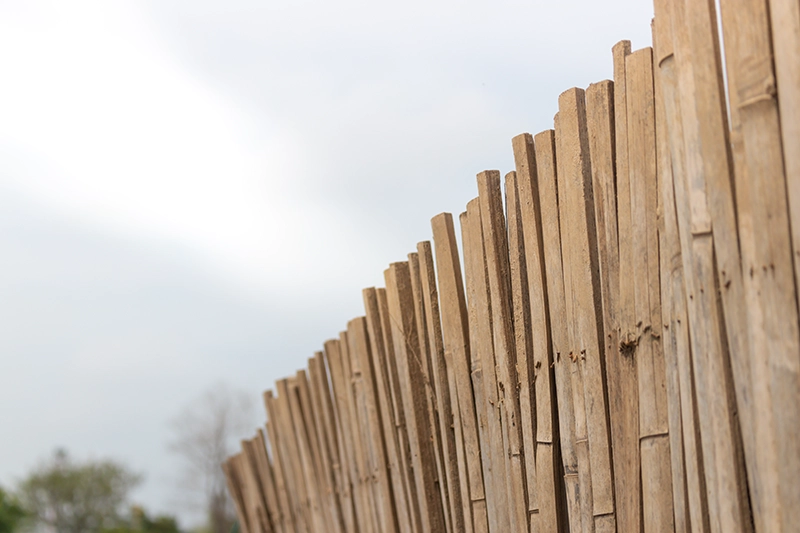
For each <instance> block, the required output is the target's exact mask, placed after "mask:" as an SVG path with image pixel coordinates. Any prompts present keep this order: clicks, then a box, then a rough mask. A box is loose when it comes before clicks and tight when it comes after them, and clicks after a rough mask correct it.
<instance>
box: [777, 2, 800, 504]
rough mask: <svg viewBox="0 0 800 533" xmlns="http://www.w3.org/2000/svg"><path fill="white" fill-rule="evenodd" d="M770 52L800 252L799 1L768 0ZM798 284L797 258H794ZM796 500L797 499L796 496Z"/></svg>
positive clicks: (799, 252) (795, 242)
mask: <svg viewBox="0 0 800 533" xmlns="http://www.w3.org/2000/svg"><path fill="white" fill-rule="evenodd" d="M769 14H770V18H771V20H770V22H771V30H772V32H771V33H772V52H773V54H774V61H775V78H776V80H777V85H778V107H779V110H780V123H781V124H780V126H781V137H782V139H781V140H782V143H783V164H784V169H785V171H786V189H787V192H788V197H789V212H790V217H791V226H792V250H793V251H794V254H795V257H798V256H800V4H798V3H797V2H795V1H794V0H769ZM794 263H795V265H794V268H795V284H796V286H800V261H798V260H797V259H795V262H794ZM795 501H797V500H795Z"/></svg>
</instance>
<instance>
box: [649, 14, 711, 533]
mask: <svg viewBox="0 0 800 533" xmlns="http://www.w3.org/2000/svg"><path fill="white" fill-rule="evenodd" d="M678 8H681V4H679V3H672V2H669V1H668V0H659V2H656V4H655V9H656V28H657V30H658V31H659V35H660V37H659V39H658V41H659V42H662V41H667V40H668V41H669V42H670V43H671V44H672V47H671V49H669V50H665V52H664V53H663V54H660V56H661V59H660V60H659V61H658V71H659V75H658V77H657V80H658V82H659V84H660V86H661V94H662V97H663V104H664V116H665V122H666V130H667V134H668V142H669V150H670V155H671V160H670V163H671V165H672V166H671V170H672V172H671V173H667V174H664V175H663V177H664V178H667V179H669V180H670V182H669V183H662V191H663V196H664V198H665V200H664V204H665V207H664V213H665V214H664V218H665V224H666V227H667V228H668V229H669V228H670V227H671V225H670V224H669V223H668V220H669V216H670V215H672V210H670V209H668V205H670V204H672V205H674V216H675V221H674V223H673V225H672V226H674V230H675V231H676V232H677V237H676V238H677V239H678V242H677V243H676V244H672V247H675V246H677V247H678V249H677V250H675V251H674V252H671V253H670V261H671V265H672V266H671V278H672V279H673V291H672V297H673V299H674V300H675V301H676V302H682V304H681V303H677V305H676V306H675V307H673V308H672V310H671V313H672V314H671V318H670V326H669V327H670V329H671V335H670V337H672V338H674V339H676V344H677V345H678V346H680V345H681V344H680V343H685V342H686V339H687V337H688V335H689V324H690V317H689V315H688V302H687V297H686V295H687V294H688V288H689V284H691V283H692V279H693V277H692V268H693V264H694V262H693V260H692V242H691V241H692V238H691V235H690V231H689V225H690V224H689V218H690V214H689V211H690V209H689V201H688V197H687V194H688V191H687V187H686V158H685V149H684V139H683V126H682V112H681V102H680V98H679V94H678V75H679V69H678V64H677V55H678V54H677V53H676V50H677V49H678V48H680V47H681V46H685V45H686V43H679V42H676V41H674V40H673V38H674V36H675V32H674V31H673V24H674V21H673V19H674V16H673V10H676V11H677V10H678ZM680 12H681V13H682V12H683V9H682V8H681V9H680ZM661 35H663V37H661ZM684 55H685V52H684ZM668 196H672V197H673V198H674V200H673V201H672V202H670V201H669V200H668V199H667V198H668ZM668 235H671V234H670V233H668ZM674 254H679V255H674ZM662 275H663V273H662ZM684 278H686V279H684ZM697 345H699V343H694V346H697ZM691 349H692V343H691V342H690V343H689V345H688V346H686V347H685V348H684V349H682V350H677V356H678V373H679V378H680V393H681V404H680V405H681V422H682V424H683V432H682V435H683V445H684V446H683V450H684V460H685V467H686V490H687V499H688V502H689V518H690V522H691V526H692V531H699V532H704V531H710V522H709V511H708V499H707V492H706V479H705V468H704V457H703V450H702V448H701V435H700V420H699V411H698V403H697V394H696V391H695V376H694V362H693V360H692V358H693V355H692V353H691Z"/></svg>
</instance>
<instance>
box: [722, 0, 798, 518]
mask: <svg viewBox="0 0 800 533" xmlns="http://www.w3.org/2000/svg"><path fill="white" fill-rule="evenodd" d="M720 8H721V11H722V21H723V30H724V36H725V60H726V63H727V72H728V80H729V84H728V88H729V93H730V103H731V113H730V114H731V125H732V126H734V127H735V129H736V130H737V132H739V133H740V140H741V144H740V145H738V146H735V147H734V150H736V148H740V154H735V155H739V157H736V158H735V160H736V162H737V163H738V165H737V167H736V200H737V210H738V214H739V217H740V218H741V219H743V220H744V221H746V222H747V223H748V224H747V226H746V227H745V228H741V224H740V228H741V229H740V238H741V239H742V241H745V244H743V245H742V266H743V268H744V270H745V272H748V274H749V275H746V276H745V285H746V286H747V287H748V289H747V291H746V293H747V307H746V310H747V312H748V313H749V315H750V317H749V318H750V320H749V326H750V329H749V333H750V347H751V351H752V353H751V354H750V356H749V357H748V356H747V355H743V356H741V357H739V358H734V357H733V354H732V361H733V371H734V379H735V380H736V382H737V389H738V388H742V386H741V385H740V384H739V383H738V382H739V381H740V380H742V379H745V378H751V379H752V380H753V382H752V385H751V384H750V383H747V384H746V385H747V386H748V387H752V390H751V391H750V390H748V391H746V392H752V399H753V403H754V407H755V413H754V415H755V416H753V418H752V423H754V424H755V427H748V426H745V424H746V423H747V422H749V421H748V420H747V419H746V418H744V417H743V418H742V426H743V427H742V429H743V432H747V433H750V432H752V433H753V434H755V443H752V442H750V440H749V439H746V440H745V444H746V445H747V444H748V443H749V444H750V446H751V447H752V446H754V447H755V449H756V450H757V452H756V454H757V457H756V467H755V468H752V464H750V463H748V464H750V466H751V468H750V469H749V471H748V472H749V474H750V477H751V479H752V478H753V477H754V476H758V479H755V480H754V481H755V483H751V484H754V485H755V486H756V487H757V488H759V489H761V490H760V491H757V494H756V495H755V496H756V499H757V503H756V505H755V506H754V510H755V514H756V523H757V524H760V525H761V527H762V528H763V529H764V530H770V531H786V530H787V528H788V529H791V528H793V527H794V526H795V524H797V523H798V521H800V508H798V505H797V502H798V501H800V487H798V486H797V483H796V480H797V478H798V476H800V450H798V448H797V445H796V440H797V436H798V435H799V434H800V413H797V412H794V410H787V409H785V406H786V405H796V404H797V403H798V402H800V357H799V356H798V353H800V331H798V315H797V293H796V288H795V271H794V266H793V258H792V251H791V247H792V236H791V227H790V223H791V218H790V212H789V206H788V205H787V174H786V173H785V170H784V163H786V168H788V167H789V166H791V165H792V164H793V161H792V160H793V158H796V157H797V154H789V153H786V152H784V150H783V149H782V144H781V126H782V124H781V120H780V115H779V112H780V110H779V107H778V101H777V99H776V87H775V79H776V73H775V69H774V66H773V55H772V52H773V51H772V41H771V39H770V14H769V6H768V2H767V0H724V1H722V2H720ZM787 15H789V14H788V13H787ZM789 16H790V15H789ZM789 20H791V18H790V19H789ZM777 44H779V45H780V44H782V43H777ZM798 58H800V56H795V60H797V59H798ZM786 88H787V91H786V93H787V94H786V96H787V102H791V98H792V88H791V87H790V86H787V87H786ZM794 89H795V91H796V90H797V88H794ZM787 126H788V127H789V128H790V130H791V128H792V127H793V126H792V125H790V124H787ZM784 138H785V136H784ZM790 142H791V141H790ZM795 142H796V141H795ZM788 190H789V192H790V193H791V192H792V188H791V186H789V188H788ZM743 196H745V197H744V198H743ZM790 200H791V197H790ZM767 227H768V228H769V231H768V232H763V231H759V232H758V235H757V236H756V235H753V234H751V235H747V234H746V232H747V231H748V230H751V229H753V228H767ZM723 292H724V290H723ZM747 362H749V363H750V364H751V365H752V366H751V367H750V368H748V367H747V366H746V363H747ZM746 371H748V372H752V376H751V375H750V374H749V373H748V372H746ZM745 451H746V452H750V450H748V449H747V448H746V449H745ZM747 457H748V459H750V458H751V456H750V455H749V453H748V455H747ZM759 492H760V493H759ZM759 504H760V505H759ZM759 514H760V515H761V516H759Z"/></svg>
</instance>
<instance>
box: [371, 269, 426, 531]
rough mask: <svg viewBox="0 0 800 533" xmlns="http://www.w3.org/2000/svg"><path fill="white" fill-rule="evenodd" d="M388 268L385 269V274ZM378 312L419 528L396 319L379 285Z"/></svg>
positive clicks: (407, 488) (411, 509)
mask: <svg viewBox="0 0 800 533" xmlns="http://www.w3.org/2000/svg"><path fill="white" fill-rule="evenodd" d="M385 275H386V272H385V271H384V277H385ZM377 296H378V312H379V314H380V319H381V331H382V333H383V341H384V346H385V347H386V362H387V365H388V368H389V374H390V377H391V379H390V381H389V385H390V390H391V396H392V403H393V406H394V412H395V427H396V431H397V435H398V440H399V443H400V459H401V464H402V465H403V466H404V469H405V474H404V477H403V481H404V486H405V491H406V501H408V502H409V513H410V514H409V516H410V519H411V525H412V528H413V529H412V531H414V532H419V531H421V529H422V514H421V508H420V503H419V497H418V495H417V484H416V483H415V481H414V467H413V464H412V461H411V444H410V441H409V436H408V430H407V426H406V414H405V412H404V405H403V397H402V395H401V391H400V381H399V374H398V367H397V356H396V354H395V349H394V340H393V332H392V319H391V317H390V314H389V303H388V298H387V294H386V289H378V291H377Z"/></svg>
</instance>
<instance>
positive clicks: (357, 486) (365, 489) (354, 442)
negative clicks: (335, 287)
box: [339, 331, 377, 533]
mask: <svg viewBox="0 0 800 533" xmlns="http://www.w3.org/2000/svg"><path fill="white" fill-rule="evenodd" d="M350 347H351V344H350V335H349V334H348V332H347V331H342V332H341V333H339V349H340V350H341V361H340V362H341V365H342V388H343V391H344V394H345V397H346V406H347V410H348V414H347V416H346V417H345V418H344V420H343V422H344V423H345V424H346V425H345V426H344V428H345V430H346V431H347V432H348V433H349V434H350V443H351V446H352V448H351V449H352V455H351V457H352V460H351V462H350V479H351V480H352V482H353V487H354V491H353V492H354V494H355V496H356V497H355V499H354V501H355V503H356V516H357V518H358V525H359V531H361V532H364V531H366V532H370V533H372V532H373V531H375V528H376V527H377V523H376V517H375V516H374V513H373V510H374V504H373V501H372V491H371V483H369V481H368V479H367V474H366V471H367V464H366V450H365V448H364V443H363V440H362V437H363V434H362V431H361V429H362V428H361V425H360V424H361V422H360V420H359V416H358V403H359V400H358V398H357V397H356V395H357V394H358V387H357V383H356V382H357V380H356V379H355V377H354V375H353V370H352V357H351V354H350Z"/></svg>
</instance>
